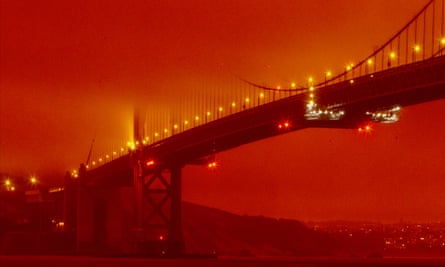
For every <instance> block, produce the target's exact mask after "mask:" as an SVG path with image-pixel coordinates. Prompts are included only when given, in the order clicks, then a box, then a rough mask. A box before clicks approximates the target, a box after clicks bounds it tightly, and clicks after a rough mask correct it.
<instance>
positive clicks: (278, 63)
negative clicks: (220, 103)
mask: <svg viewBox="0 0 445 267" xmlns="http://www.w3.org/2000/svg"><path fill="white" fill-rule="evenodd" d="M426 2H427V1H426V0H410V1H406V0H371V1H354V0H336V1H330V0H304V1H303V0H301V1H292V0H287V1H285V0H282V1H266V0H257V1H239V0H228V1H204V0H202V1H105V0H103V1H98V0H93V1H91V0H88V1H87V0H85V1H56V0H54V1H50V0H42V1H24V0H0V3H1V6H0V172H3V173H10V174H23V175H29V174H37V175H38V176H39V177H41V179H42V180H44V181H46V182H47V183H55V182H61V181H62V176H63V174H64V172H65V171H66V170H68V169H72V168H76V167H77V166H78V164H79V163H80V162H83V161H85V159H86V155H87V153H88V149H89V146H90V143H91V139H92V138H93V136H96V143H95V147H94V151H95V153H98V154H99V153H106V152H108V151H110V150H111V149H113V148H114V147H116V146H119V145H121V144H122V143H125V142H126V140H128V139H129V138H130V137H131V134H130V131H129V130H128V129H129V125H130V122H131V116H132V109H133V105H134V104H135V103H137V104H138V105H140V106H141V105H143V106H144V107H147V109H150V108H152V107H154V106H155V105H156V106H158V105H162V106H168V105H169V104H170V105H171V104H172V103H174V101H178V99H179V98H180V96H184V95H187V92H190V90H191V87H195V86H199V87H204V88H205V87H206V86H210V87H211V86H214V83H215V78H214V77H218V76H219V75H220V74H221V77H224V75H225V74H227V73H234V74H236V75H239V76H241V77H243V78H246V79H248V80H251V81H254V82H257V83H260V84H268V85H276V84H282V83H288V82H290V81H296V82H297V83H300V84H301V83H302V81H305V80H306V79H307V77H308V76H314V77H315V78H316V79H317V77H318V78H319V79H320V77H321V76H322V75H323V72H324V71H326V70H327V69H331V70H333V71H334V72H335V70H341V69H342V68H343V66H345V65H346V64H348V63H350V62H357V61H358V60H361V59H363V58H364V57H366V56H367V55H368V54H370V53H371V52H372V51H373V49H375V48H376V47H377V46H379V45H380V44H382V43H384V42H385V41H386V40H387V39H388V38H389V37H391V36H392V34H394V33H395V32H396V31H398V30H399V29H400V28H401V27H402V26H403V25H404V24H405V23H406V22H407V21H408V20H409V19H410V18H411V17H412V16H413V15H414V14H415V13H416V12H417V11H418V10H420V8H422V7H423V5H424V4H426ZM216 80H218V79H216ZM444 103H445V102H444V100H442V101H437V102H431V103H427V104H422V105H419V106H415V107H409V108H406V109H404V110H403V113H402V121H401V122H400V123H398V124H393V125H378V126H377V129H376V131H375V133H374V134H373V136H370V137H366V138H364V137H363V136H357V135H356V133H355V132H354V131H346V130H326V129H324V130H320V129H308V130H304V131H300V132H295V133H291V134H287V135H284V136H280V137H275V138H273V139H269V140H263V141H261V142H258V143H254V144H250V145H246V146H243V147H240V148H237V149H235V150H232V151H228V152H225V153H222V154H221V155H218V160H219V161H220V164H221V166H220V167H219V168H218V170H216V171H214V172H209V171H208V170H206V169H204V168H196V167H186V168H185V171H184V173H185V177H184V197H185V199H186V200H190V201H195V202H198V203H202V204H205V205H210V206H214V207H219V208H223V209H227V210H231V211H235V212H239V213H248V214H263V215H270V216H276V217H291V218H299V219H303V220H311V219H312V220H315V219H355V220H357V219H369V220H399V219H402V218H403V219H405V220H445V203H444V202H443V201H441V199H442V197H441V195H442V194H443V191H444V189H445V179H444V178H445V164H443V162H444V159H445V152H443V151H445V141H444V138H443V137H442V135H443V134H444V132H445V131H444V130H445V129H444V128H445V127H444V126H443V125H442V124H441V123H440V121H442V120H443V115H444V114H445V107H444Z"/></svg>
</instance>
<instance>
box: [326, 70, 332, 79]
mask: <svg viewBox="0 0 445 267" xmlns="http://www.w3.org/2000/svg"><path fill="white" fill-rule="evenodd" d="M331 76H332V72H331V71H330V70H328V71H326V77H327V78H329V77H331Z"/></svg>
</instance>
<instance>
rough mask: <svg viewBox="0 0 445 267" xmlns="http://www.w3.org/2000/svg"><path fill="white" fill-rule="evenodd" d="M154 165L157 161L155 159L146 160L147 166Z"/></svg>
mask: <svg viewBox="0 0 445 267" xmlns="http://www.w3.org/2000/svg"><path fill="white" fill-rule="evenodd" d="M153 165H155V161H154V160H153V159H149V160H146V161H145V167H152V166H153Z"/></svg>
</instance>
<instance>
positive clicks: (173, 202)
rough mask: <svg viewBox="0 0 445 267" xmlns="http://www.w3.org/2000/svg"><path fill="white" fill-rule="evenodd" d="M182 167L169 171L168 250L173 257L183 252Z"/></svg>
mask: <svg viewBox="0 0 445 267" xmlns="http://www.w3.org/2000/svg"><path fill="white" fill-rule="evenodd" d="M181 191H182V167H180V166H176V167H173V168H171V169H170V225H169V247H170V248H169V250H170V253H171V254H172V255H173V256H178V255H180V254H181V253H182V252H183V239H182V214H181V213H182V212H181V211H182V205H181V202H182V192H181Z"/></svg>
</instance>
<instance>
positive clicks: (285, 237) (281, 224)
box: [183, 202, 336, 256]
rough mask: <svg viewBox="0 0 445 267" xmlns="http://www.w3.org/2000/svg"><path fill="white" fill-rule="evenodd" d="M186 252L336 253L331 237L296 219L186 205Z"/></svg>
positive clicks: (300, 254)
mask: <svg viewBox="0 0 445 267" xmlns="http://www.w3.org/2000/svg"><path fill="white" fill-rule="evenodd" d="M183 224H184V239H185V242H186V249H187V251H188V252H190V253H217V254H218V255H233V256H327V255H334V254H335V247H336V246H335V242H334V240H333V239H332V238H330V237H329V235H328V234H325V233H320V232H315V231H313V230H311V229H309V228H307V227H306V226H305V225H304V224H302V223H301V222H299V221H296V220H288V219H274V218H268V217H263V216H245V215H243V216H241V215H236V214H232V213H229V212H226V211H222V210H218V209H214V208H209V207H204V206H200V205H197V204H192V203H188V202H183Z"/></svg>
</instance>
